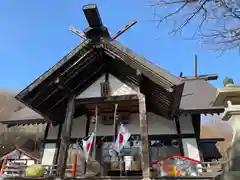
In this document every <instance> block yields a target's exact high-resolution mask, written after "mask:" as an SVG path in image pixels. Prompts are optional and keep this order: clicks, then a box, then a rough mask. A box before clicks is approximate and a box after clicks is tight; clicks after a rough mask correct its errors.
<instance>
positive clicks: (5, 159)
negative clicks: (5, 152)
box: [0, 156, 7, 176]
mask: <svg viewBox="0 0 240 180" xmlns="http://www.w3.org/2000/svg"><path fill="white" fill-rule="evenodd" d="M6 164H7V156H5V157H4V160H3V163H2V168H1V171H0V176H2V175H3V173H4V170H5V169H6Z"/></svg>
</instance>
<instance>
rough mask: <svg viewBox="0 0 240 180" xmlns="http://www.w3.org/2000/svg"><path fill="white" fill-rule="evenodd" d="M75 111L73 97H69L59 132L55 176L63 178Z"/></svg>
mask: <svg viewBox="0 0 240 180" xmlns="http://www.w3.org/2000/svg"><path fill="white" fill-rule="evenodd" d="M74 111H75V96H71V97H70V98H69V100H68V104H67V109H66V115H65V121H64V123H63V128H62V132H61V144H60V149H59V155H58V166H57V176H60V177H63V176H64V175H65V168H66V160H67V152H68V147H69V143H70V139H71V130H72V122H73V115H74Z"/></svg>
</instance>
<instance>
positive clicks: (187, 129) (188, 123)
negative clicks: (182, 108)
mask: <svg viewBox="0 0 240 180" xmlns="http://www.w3.org/2000/svg"><path fill="white" fill-rule="evenodd" d="M179 122H180V130H181V133H182V134H193V133H194V128H193V124H192V117H191V115H183V116H180V117H179Z"/></svg>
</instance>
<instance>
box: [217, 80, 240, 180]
mask: <svg viewBox="0 0 240 180" xmlns="http://www.w3.org/2000/svg"><path fill="white" fill-rule="evenodd" d="M223 83H224V87H223V88H218V89H217V96H216V99H215V101H214V102H213V106H224V107H225V111H224V112H223V113H222V114H221V116H222V120H223V121H229V123H230V125H231V127H232V129H233V138H232V144H231V146H230V148H229V149H228V150H227V153H226V154H227V159H229V161H228V163H226V164H224V165H223V179H227V180H233V179H239V178H240V177H239V176H240V86H237V85H235V84H234V82H233V80H232V79H231V78H225V79H224V81H223Z"/></svg>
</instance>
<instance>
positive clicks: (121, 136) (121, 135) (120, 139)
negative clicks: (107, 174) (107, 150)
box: [113, 124, 131, 153]
mask: <svg viewBox="0 0 240 180" xmlns="http://www.w3.org/2000/svg"><path fill="white" fill-rule="evenodd" d="M130 136H131V134H130V133H129V132H128V129H127V128H126V127H125V126H124V125H123V124H121V125H120V127H119V129H118V136H117V139H116V142H115V143H114V144H113V149H114V150H115V151H116V152H118V153H120V151H121V150H122V148H123V147H124V145H125V144H126V142H127V141H128V139H129V138H130Z"/></svg>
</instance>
